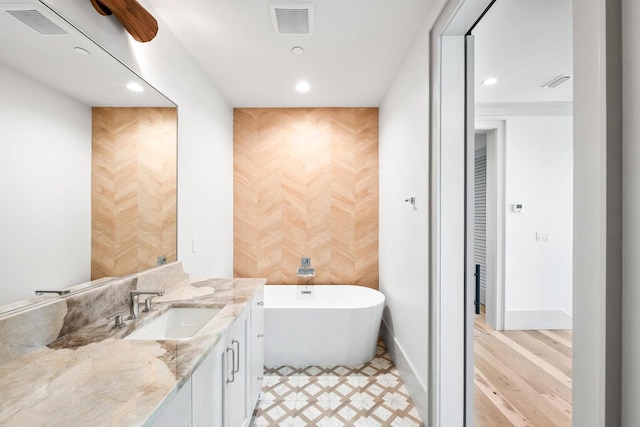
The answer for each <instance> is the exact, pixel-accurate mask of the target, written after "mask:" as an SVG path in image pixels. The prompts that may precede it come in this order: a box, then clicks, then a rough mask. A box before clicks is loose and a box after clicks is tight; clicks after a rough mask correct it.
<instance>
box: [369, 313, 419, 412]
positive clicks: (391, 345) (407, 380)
mask: <svg viewBox="0 0 640 427" xmlns="http://www.w3.org/2000/svg"><path fill="white" fill-rule="evenodd" d="M380 336H381V337H382V341H384V345H385V346H386V347H387V351H388V352H389V356H391V360H393V363H394V364H395V365H396V368H397V369H398V373H399V374H400V377H401V378H402V381H403V382H404V385H405V387H406V388H407V391H408V392H409V395H410V396H411V400H413V404H414V406H415V407H416V409H417V410H418V414H419V415H420V418H422V421H423V422H424V423H425V424H427V421H428V420H429V418H428V416H429V400H428V397H427V389H426V384H422V381H420V379H419V378H418V376H417V375H416V372H415V369H413V366H412V365H411V362H409V360H408V359H407V358H406V357H405V354H404V351H403V350H402V346H401V345H400V344H399V343H398V342H397V341H396V339H395V337H394V336H393V335H392V334H391V331H390V330H389V328H388V327H387V324H386V323H385V322H384V319H383V320H382V323H381V325H380ZM425 357H426V355H425Z"/></svg>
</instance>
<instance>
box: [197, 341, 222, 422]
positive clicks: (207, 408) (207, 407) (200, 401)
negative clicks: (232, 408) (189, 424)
mask: <svg viewBox="0 0 640 427" xmlns="http://www.w3.org/2000/svg"><path fill="white" fill-rule="evenodd" d="M226 348H227V343H226V342H225V341H224V339H223V340H221V341H220V342H218V344H216V346H215V347H214V348H213V350H211V352H210V353H209V354H208V355H207V357H206V358H205V359H204V360H203V361H202V364H201V365H200V366H199V367H198V369H196V371H195V372H194V373H193V376H192V377H191V386H192V395H193V396H192V401H193V427H223V426H224V424H223V412H224V406H223V401H222V398H223V395H224V382H223V367H224V360H223V358H224V355H225V349H226Z"/></svg>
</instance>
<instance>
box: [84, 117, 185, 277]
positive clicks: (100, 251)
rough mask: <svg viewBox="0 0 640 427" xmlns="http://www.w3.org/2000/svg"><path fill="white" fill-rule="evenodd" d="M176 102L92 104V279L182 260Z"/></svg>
mask: <svg viewBox="0 0 640 427" xmlns="http://www.w3.org/2000/svg"><path fill="white" fill-rule="evenodd" d="M176 138H177V114H176V109H175V108H156V107H150V108H120V107H118V108H93V131H92V165H91V246H92V247H91V278H92V280H93V279H97V278H101V277H107V276H125V275H127V274H131V273H135V272H138V271H141V270H145V269H147V268H150V267H153V266H155V265H156V264H157V258H158V256H165V257H166V258H167V262H172V261H175V260H176V172H177V170H176V168H177V163H176V161H177V158H176V153H177V140H176Z"/></svg>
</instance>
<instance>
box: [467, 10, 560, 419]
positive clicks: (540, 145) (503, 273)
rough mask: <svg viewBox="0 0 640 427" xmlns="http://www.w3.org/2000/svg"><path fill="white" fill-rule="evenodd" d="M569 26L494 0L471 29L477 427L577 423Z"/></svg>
mask: <svg viewBox="0 0 640 427" xmlns="http://www.w3.org/2000/svg"><path fill="white" fill-rule="evenodd" d="M571 21H572V18H571V1H570V0H561V1H542V2H531V1H528V0H509V1H506V0H497V1H496V2H495V3H494V4H493V5H492V7H491V8H490V9H489V10H488V12H487V13H486V14H485V15H484V16H483V18H482V19H481V20H480V21H479V22H478V23H477V24H476V26H475V27H474V29H473V31H472V32H471V34H472V35H473V38H474V40H473V46H474V54H473V61H474V73H473V74H474V88H475V94H474V95H475V96H474V101H475V102H474V104H475V108H474V110H475V141H473V143H474V148H473V156H474V158H473V159H469V158H467V162H468V163H471V162H472V163H473V165H474V174H473V176H468V178H469V179H468V181H467V185H468V186H470V185H472V186H473V187H472V188H473V189H474V209H473V222H474V227H473V228H474V233H473V238H472V240H473V241H472V242H469V241H468V242H467V245H473V248H474V250H473V254H474V263H475V264H476V265H477V266H480V275H479V276H478V278H479V279H480V280H479V281H478V285H479V286H478V292H477V295H476V300H477V301H478V302H480V304H479V308H480V310H478V311H479V314H477V315H476V316H475V317H474V339H473V349H474V357H473V359H474V368H473V382H474V387H473V389H474V397H473V401H474V416H473V418H474V425H475V426H480V427H482V426H500V425H505V426H509V425H521V424H524V425H533V426H547V425H559V426H570V425H571V415H572V408H571V394H572V369H571V367H572V332H571V328H572V279H573V274H572V242H573V234H572V229H573V209H572V200H573V181H572V175H573V137H572V131H573V128H572V116H571V114H572V108H571V107H572V104H571V103H572V95H573V94H572V85H571V76H572V74H573V72H572V37H571V33H572V29H571ZM541 28H544V31H541ZM470 151H471V150H468V152H467V153H468V154H467V156H469V152H470ZM471 181H473V183H472V182H471ZM476 268H477V267H476Z"/></svg>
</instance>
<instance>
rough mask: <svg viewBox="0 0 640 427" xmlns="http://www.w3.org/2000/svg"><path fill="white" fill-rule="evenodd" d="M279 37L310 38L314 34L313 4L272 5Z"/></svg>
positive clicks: (273, 19)
mask: <svg viewBox="0 0 640 427" xmlns="http://www.w3.org/2000/svg"><path fill="white" fill-rule="evenodd" d="M269 7H270V8H271V21H272V22H273V29H274V31H275V32H276V34H277V35H281V36H309V35H311V34H312V33H313V3H293V2H289V3H270V4H269Z"/></svg>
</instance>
